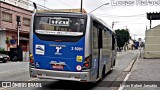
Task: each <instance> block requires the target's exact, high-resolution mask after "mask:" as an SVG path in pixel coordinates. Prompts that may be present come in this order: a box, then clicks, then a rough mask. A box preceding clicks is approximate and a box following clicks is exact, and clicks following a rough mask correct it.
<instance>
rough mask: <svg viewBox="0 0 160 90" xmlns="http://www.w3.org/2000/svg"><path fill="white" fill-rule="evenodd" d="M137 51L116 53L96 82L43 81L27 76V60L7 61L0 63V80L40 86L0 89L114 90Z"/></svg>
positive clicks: (2, 89)
mask: <svg viewBox="0 0 160 90" xmlns="http://www.w3.org/2000/svg"><path fill="white" fill-rule="evenodd" d="M138 52H139V51H127V52H120V53H118V55H117V56H118V57H117V61H116V66H115V67H114V69H113V71H112V72H109V73H108V74H107V75H106V77H105V78H104V79H103V81H101V82H98V83H94V84H93V83H79V82H73V81H56V80H54V81H45V80H43V81H42V80H39V79H36V78H31V77H29V64H28V62H7V63H0V81H39V83H41V84H42V87H39V88H37V87H36V88H31V87H30V88H28V87H27V88H17V87H16V88H15V87H14V88H0V90H5V89H7V90H8V89H9V90H44V89H45V90H64V89H74V90H77V89H79V90H86V89H91V90H116V89H118V87H117V86H115V85H114V84H115V82H117V81H123V79H124V78H125V76H126V75H127V73H128V72H124V69H126V68H127V67H128V65H129V63H130V62H131V61H132V60H133V59H134V58H135V57H136V56H137V55H138Z"/></svg>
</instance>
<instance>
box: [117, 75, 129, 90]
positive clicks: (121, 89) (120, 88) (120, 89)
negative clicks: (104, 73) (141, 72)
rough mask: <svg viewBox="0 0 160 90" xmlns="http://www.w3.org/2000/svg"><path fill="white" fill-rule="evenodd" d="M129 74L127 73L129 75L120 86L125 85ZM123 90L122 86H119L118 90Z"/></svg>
mask: <svg viewBox="0 0 160 90" xmlns="http://www.w3.org/2000/svg"><path fill="white" fill-rule="evenodd" d="M130 74H131V72H129V73H128V74H127V75H126V77H125V79H124V80H123V82H122V84H121V85H125V84H126V83H125V82H126V81H127V80H128V78H129V75H130ZM123 88H124V86H120V87H119V89H118V90H123Z"/></svg>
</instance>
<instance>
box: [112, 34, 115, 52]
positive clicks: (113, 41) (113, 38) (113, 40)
mask: <svg viewBox="0 0 160 90" xmlns="http://www.w3.org/2000/svg"><path fill="white" fill-rule="evenodd" d="M112 50H115V37H114V35H113V34H112Z"/></svg>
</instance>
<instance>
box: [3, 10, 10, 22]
mask: <svg viewBox="0 0 160 90" xmlns="http://www.w3.org/2000/svg"><path fill="white" fill-rule="evenodd" d="M2 21H6V22H12V14H10V13H7V12H2Z"/></svg>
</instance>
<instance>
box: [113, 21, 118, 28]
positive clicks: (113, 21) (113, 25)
mask: <svg viewBox="0 0 160 90" xmlns="http://www.w3.org/2000/svg"><path fill="white" fill-rule="evenodd" d="M118 22H119V21H113V22H112V29H114V25H115V23H118Z"/></svg>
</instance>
